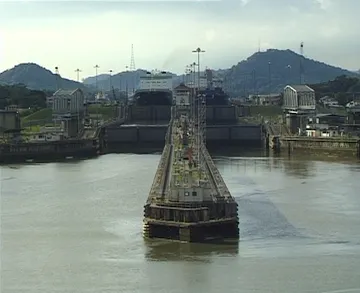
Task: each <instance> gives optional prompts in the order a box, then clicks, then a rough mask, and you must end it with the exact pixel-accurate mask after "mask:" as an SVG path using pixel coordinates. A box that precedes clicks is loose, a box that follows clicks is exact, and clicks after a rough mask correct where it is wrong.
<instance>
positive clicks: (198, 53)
mask: <svg viewBox="0 0 360 293" xmlns="http://www.w3.org/2000/svg"><path fill="white" fill-rule="evenodd" d="M192 52H193V53H197V55H198V63H197V65H198V91H200V53H205V51H204V50H201V49H200V48H197V49H196V50H193V51H192Z"/></svg>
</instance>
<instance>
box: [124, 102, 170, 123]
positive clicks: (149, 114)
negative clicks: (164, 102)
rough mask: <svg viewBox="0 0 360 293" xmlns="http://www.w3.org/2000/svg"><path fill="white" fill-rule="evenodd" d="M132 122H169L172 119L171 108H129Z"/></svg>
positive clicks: (134, 106)
mask: <svg viewBox="0 0 360 293" xmlns="http://www.w3.org/2000/svg"><path fill="white" fill-rule="evenodd" d="M129 118H130V120H131V121H149V122H150V121H154V122H155V121H161V120H164V121H169V120H170V118H171V107H170V106H136V105H133V106H131V107H130V108H129Z"/></svg>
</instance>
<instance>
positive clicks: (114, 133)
mask: <svg viewBox="0 0 360 293" xmlns="http://www.w3.org/2000/svg"><path fill="white" fill-rule="evenodd" d="M105 140H107V141H110V142H130V143H136V142H137V141H138V134H137V128H136V127H118V128H106V133H105Z"/></svg>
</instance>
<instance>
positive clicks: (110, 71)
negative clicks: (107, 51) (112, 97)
mask: <svg viewBox="0 0 360 293" xmlns="http://www.w3.org/2000/svg"><path fill="white" fill-rule="evenodd" d="M112 72H113V71H112V69H110V70H109V73H110V78H109V91H110V92H111V86H112V84H111V77H112Z"/></svg>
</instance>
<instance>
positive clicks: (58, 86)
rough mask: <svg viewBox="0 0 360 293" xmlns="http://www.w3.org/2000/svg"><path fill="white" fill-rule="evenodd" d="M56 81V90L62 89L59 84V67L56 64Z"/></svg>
mask: <svg viewBox="0 0 360 293" xmlns="http://www.w3.org/2000/svg"><path fill="white" fill-rule="evenodd" d="M55 78H56V79H55V81H56V90H59V89H60V85H59V67H57V66H55Z"/></svg>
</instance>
